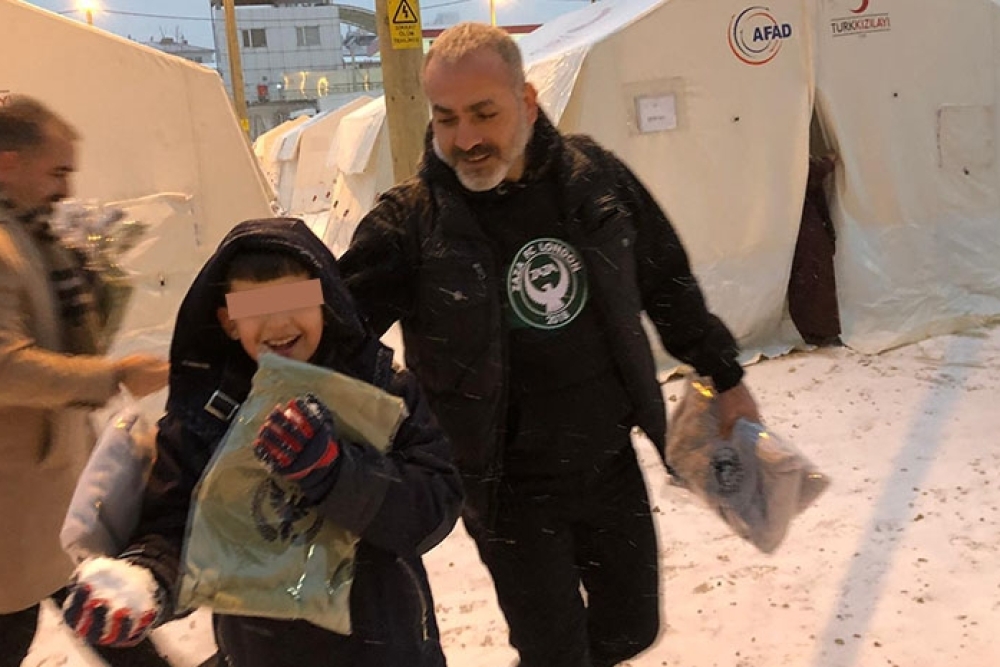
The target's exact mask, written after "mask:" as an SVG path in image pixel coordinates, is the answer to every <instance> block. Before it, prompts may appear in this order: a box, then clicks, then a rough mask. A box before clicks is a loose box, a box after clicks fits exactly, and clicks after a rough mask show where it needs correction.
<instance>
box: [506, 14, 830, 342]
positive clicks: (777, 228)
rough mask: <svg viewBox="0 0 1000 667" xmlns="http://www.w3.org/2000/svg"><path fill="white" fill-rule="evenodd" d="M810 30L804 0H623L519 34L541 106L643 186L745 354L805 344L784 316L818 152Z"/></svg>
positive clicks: (561, 127)
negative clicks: (614, 157) (763, 0)
mask: <svg viewBox="0 0 1000 667" xmlns="http://www.w3.org/2000/svg"><path fill="white" fill-rule="evenodd" d="M809 26H810V23H809V17H808V13H807V11H806V2H805V1H804V0H772V2H770V3H768V8H763V7H749V8H748V6H747V4H746V3H745V2H744V0H715V1H713V2H702V1H699V0H621V1H620V2H614V3H611V2H604V3H596V4H593V5H591V6H588V7H586V8H584V9H581V10H579V11H577V12H573V13H571V14H566V15H564V16H561V17H559V18H557V19H555V20H553V21H551V22H550V23H547V24H545V25H543V26H542V27H541V28H539V29H538V30H536V31H535V32H533V33H531V34H529V35H527V36H525V37H524V38H523V39H522V40H521V42H520V46H521V50H522V52H523V53H524V57H525V61H526V63H527V69H528V78H529V80H530V81H532V82H533V83H534V84H535V86H536V87H537V88H538V89H539V93H540V100H541V103H542V105H543V108H545V109H546V111H547V112H548V113H549V114H550V115H551V116H552V117H553V119H554V120H555V121H556V122H557V124H558V125H559V127H560V129H562V130H563V131H567V132H580V133H584V134H589V135H591V136H593V137H594V138H595V139H597V140H598V141H599V142H601V143H602V144H603V145H605V146H606V147H609V148H611V149H612V150H614V151H615V152H616V153H617V154H618V155H619V156H620V157H622V158H623V159H624V160H625V162H626V163H627V164H629V166H630V167H631V168H632V169H633V170H634V171H635V172H636V174H637V175H638V176H639V177H640V179H641V180H642V181H643V182H644V183H645V184H646V185H647V187H648V188H649V189H650V191H651V192H652V193H653V195H654V196H655V197H656V199H657V200H658V201H659V203H660V204H661V206H662V207H663V208H664V210H665V211H666V212H667V214H668V216H669V217H670V218H671V220H672V222H673V224H674V226H675V228H676V229H677V231H678V233H679V235H680V236H681V239H682V241H683V243H684V244H685V246H686V248H687V250H688V254H689V256H690V259H691V262H692V265H693V267H694V269H695V273H696V275H697V277H698V279H699V281H700V283H701V285H702V288H703V289H704V291H705V293H706V296H707V299H708V301H709V305H710V307H711V308H712V309H713V310H714V311H715V312H717V313H718V314H719V315H720V316H721V317H723V319H724V320H725V321H726V322H727V324H728V325H729V326H730V328H731V329H732V330H733V332H734V334H735V335H736V336H737V337H738V338H739V340H740V342H741V344H742V345H743V347H744V349H745V350H747V352H748V354H749V353H753V352H758V351H764V352H767V353H771V354H773V353H777V352H781V351H784V350H787V349H788V348H789V347H790V346H791V345H792V344H794V343H795V342H797V341H799V337H798V334H797V333H796V332H795V331H794V329H793V328H791V327H790V326H789V324H790V323H789V322H788V321H787V320H785V319H784V313H785V294H786V291H787V285H788V276H789V272H790V269H791V262H792V255H793V250H794V247H795V239H796V234H797V230H798V226H799V218H800V215H801V207H802V193H803V191H804V188H805V180H806V171H807V162H808V159H807V158H808V149H809V119H810V109H811V105H812V88H813V74H812V72H813V70H812V34H811V30H810V28H809Z"/></svg>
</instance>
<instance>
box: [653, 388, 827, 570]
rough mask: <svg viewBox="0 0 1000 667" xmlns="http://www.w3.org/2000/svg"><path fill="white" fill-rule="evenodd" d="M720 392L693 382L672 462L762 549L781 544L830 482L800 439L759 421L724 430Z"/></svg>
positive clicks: (675, 423) (678, 418) (671, 448)
mask: <svg viewBox="0 0 1000 667" xmlns="http://www.w3.org/2000/svg"><path fill="white" fill-rule="evenodd" d="M715 396H716V394H715V391H714V390H713V389H712V388H711V385H710V384H709V382H708V381H705V380H702V379H698V378H694V379H691V380H689V382H688V385H687V387H686V389H685V393H684V396H683V397H682V398H681V402H680V404H679V405H678V406H677V409H676V410H675V411H674V413H673V415H672V416H671V423H670V431H669V436H668V438H667V461H668V463H669V464H670V467H671V468H672V470H673V472H674V475H675V477H676V478H677V480H678V482H679V483H680V484H681V485H682V486H685V487H686V488H688V489H689V490H691V491H692V492H693V493H694V494H695V495H697V496H698V497H699V498H701V499H702V500H703V501H704V502H705V503H706V504H707V505H708V506H709V507H711V508H712V509H714V510H715V511H716V512H717V513H718V514H719V516H721V517H722V519H723V520H724V521H725V522H726V523H727V524H728V525H729V526H730V528H732V529H733V531H734V532H735V533H736V534H737V535H739V536H740V537H742V538H743V539H745V540H747V541H748V542H750V543H751V544H753V545H754V546H755V547H757V548H758V549H759V550H761V551H762V552H764V553H773V552H774V551H775V550H776V549H777V548H778V546H780V545H781V543H782V541H783V540H784V539H785V535H786V534H787V532H788V527H789V524H790V523H791V521H792V519H793V518H795V516H796V515H798V514H799V513H801V512H802V511H803V510H805V508H806V507H808V506H809V505H810V504H812V503H813V502H814V501H815V500H816V499H817V498H818V497H819V496H820V494H822V493H823V491H824V490H826V488H827V486H829V484H830V480H829V478H828V477H827V476H826V475H824V474H823V473H821V472H819V470H818V469H817V468H816V467H815V466H814V465H813V464H812V463H811V462H810V461H809V459H807V458H806V457H805V455H803V454H802V453H801V452H800V451H799V450H798V449H797V448H796V447H795V446H794V445H792V444H791V443H789V442H787V441H785V440H783V439H782V438H779V437H778V436H776V435H775V434H774V433H772V432H770V431H768V430H767V429H765V428H764V427H763V426H762V425H760V424H755V423H752V422H749V421H746V420H745V419H739V420H737V422H736V424H735V426H734V427H733V433H732V435H731V436H730V438H729V439H723V438H721V437H720V435H719V419H718V415H717V407H716V404H715Z"/></svg>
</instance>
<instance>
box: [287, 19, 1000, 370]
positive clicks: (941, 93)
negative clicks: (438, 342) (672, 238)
mask: <svg viewBox="0 0 1000 667" xmlns="http://www.w3.org/2000/svg"><path fill="white" fill-rule="evenodd" d="M943 3H944V0H823V1H822V2H820V3H814V2H811V1H810V0H774V1H772V2H770V3H768V5H767V6H766V7H765V6H760V5H753V4H750V3H747V2H745V0H716V1H714V2H711V3H709V2H703V1H699V0H617V1H616V2H601V3H594V4H591V5H588V6H586V7H584V8H582V9H580V10H578V11H576V12H572V13H569V14H565V15H562V16H560V17H558V18H556V19H555V20H553V21H551V22H549V23H546V24H545V25H543V26H542V27H541V28H539V29H538V30H536V31H535V32H533V33H531V34H529V35H527V36H525V37H524V38H523V39H522V40H521V41H520V46H521V49H522V51H523V53H524V56H525V61H526V64H527V69H528V78H529V80H530V81H531V82H532V83H533V84H534V85H535V86H536V87H537V88H538V90H539V92H540V100H541V103H542V106H543V108H544V109H545V110H546V111H547V112H548V113H549V115H550V116H551V117H552V118H553V119H554V120H555V121H556V123H557V124H558V126H559V127H560V129H562V130H563V131H566V132H582V133H586V134H590V135H592V136H593V137H595V138H596V139H597V140H598V141H600V142H601V143H602V144H604V145H605V146H607V147H609V148H610V149H612V150H614V151H615V152H616V153H617V154H618V155H620V156H621V157H622V158H623V159H624V160H625V161H626V162H627V163H628V164H629V165H630V167H631V168H632V169H633V170H634V171H635V172H636V173H637V174H638V176H639V177H640V178H641V179H642V180H643V181H644V182H645V183H646V184H647V186H648V187H649V189H650V191H651V192H652V193H653V195H654V197H656V199H657V200H658V201H659V203H660V204H661V205H662V206H663V208H664V209H665V210H666V211H667V213H668V215H669V216H670V218H671V220H672V221H673V224H674V226H675V227H676V228H677V230H678V232H679V234H680V236H681V238H682V240H683V242H684V244H685V246H686V247H687V249H688V252H689V255H690V258H691V261H692V264H693V267H694V270H695V273H696V275H697V277H698V279H699V281H700V283H701V285H702V287H703V289H704V291H705V293H706V296H707V298H708V301H709V304H710V306H711V307H712V309H713V310H714V311H716V312H717V313H719V314H720V315H721V316H722V317H723V318H724V319H725V321H726V322H727V323H728V324H729V326H730V327H731V328H732V329H733V331H734V333H735V334H736V335H737V337H738V338H739V340H740V343H741V345H742V347H743V349H744V350H745V355H746V358H747V359H749V358H752V357H754V356H756V355H758V354H767V355H773V354H780V353H782V352H784V351H787V350H788V349H790V348H791V347H793V346H795V345H799V344H801V343H802V339H801V337H800V336H799V334H798V332H797V331H796V330H795V327H794V326H793V324H792V322H791V320H790V318H789V317H788V311H787V305H786V304H787V289H788V281H789V274H790V271H791V268H792V258H793V254H794V250H795V244H796V237H797V234H798V230H799V225H800V219H801V215H802V205H803V198H804V191H805V184H806V176H807V171H808V161H809V155H810V150H811V148H812V149H816V146H812V147H811V146H810V122H811V120H812V119H813V114H814V112H815V114H816V115H817V117H818V119H819V123H818V126H819V127H821V128H822V130H823V134H825V143H826V144H827V145H828V146H829V147H831V148H832V149H833V150H834V152H835V153H836V155H837V157H838V163H837V169H836V172H835V177H834V178H833V179H832V181H831V187H830V191H829V199H830V208H831V210H832V215H833V219H834V223H835V227H836V232H837V235H838V239H837V251H836V274H837V286H838V297H839V308H840V319H841V323H842V328H843V333H842V339H843V340H844V342H845V343H847V344H848V345H850V346H852V347H854V348H856V349H858V350H861V351H864V352H872V353H874V352H879V351H882V350H885V349H888V348H891V347H894V346H897V345H901V344H904V343H906V342H910V341H914V340H919V339H921V338H925V337H927V336H930V335H934V334H938V333H945V332H950V331H957V330H960V329H963V328H966V327H968V326H972V325H975V324H978V323H981V322H982V321H984V320H986V319H990V318H993V317H996V316H998V315H1000V259H998V258H1000V247H998V246H1000V205H998V204H1000V176H998V172H997V166H996V165H997V151H998V150H1000V144H998V143H997V141H996V133H997V129H998V124H1000V116H998V115H997V113H996V98H997V95H998V94H1000V92H998V91H1000V73H998V72H1000V70H998V68H997V59H998V58H1000V51H998V50H997V48H996V42H995V38H994V35H995V34H1000V32H998V28H1000V3H998V2H997V0H968V1H967V2H962V3H947V6H945V5H944V4H943ZM945 8H946V9H947V11H944V9H945ZM931 16H933V17H935V18H934V19H933V20H930V19H929V18H928V17H931ZM957 45H961V48H958V46H957ZM814 101H815V104H814ZM384 113H385V112H384V100H383V99H381V98H380V99H378V100H375V101H373V102H371V103H369V105H366V106H365V107H363V108H362V109H359V110H357V111H354V112H353V113H352V114H349V115H348V116H346V117H345V118H344V120H343V121H342V122H341V125H340V129H341V130H343V129H344V128H353V129H352V131H350V132H344V131H340V132H338V134H337V136H336V138H335V140H334V141H335V143H336V147H335V150H334V153H335V154H337V155H338V156H341V157H337V158H335V159H334V162H335V163H336V164H337V177H336V181H335V185H334V190H333V193H332V195H331V199H332V202H331V207H332V208H331V214H330V217H329V220H328V222H327V225H326V226H325V227H323V229H322V230H319V231H321V232H322V233H321V236H323V237H324V238H325V239H326V240H327V243H328V244H330V245H331V247H335V250H336V251H337V252H340V251H342V249H343V248H344V247H345V245H346V243H347V240H348V236H349V233H350V232H351V231H353V229H354V226H355V225H356V223H357V220H358V219H359V218H360V216H361V215H362V214H363V213H364V212H365V211H367V210H368V208H369V207H370V206H371V204H372V203H373V201H374V198H375V196H376V195H377V193H378V192H379V191H381V190H382V189H384V188H385V187H388V185H389V183H390V176H391V174H390V165H389V153H388V141H387V138H386V136H385V133H384V132H383V131H382V127H383V125H384ZM813 139H814V140H815V137H813ZM351 174H354V175H355V177H354V178H352V177H351ZM293 212H294V211H293ZM345 212H346V213H347V215H346V216H345V215H344V214H345ZM341 218H343V220H342V221H341ZM341 223H343V224H341ZM665 363H669V362H667V361H665Z"/></svg>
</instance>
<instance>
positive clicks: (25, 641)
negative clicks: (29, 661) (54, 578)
mask: <svg viewBox="0 0 1000 667" xmlns="http://www.w3.org/2000/svg"><path fill="white" fill-rule="evenodd" d="M65 598H66V591H64V590H62V591H58V592H57V593H55V594H53V596H52V600H53V601H54V602H55V603H56V606H61V605H62V602H63V600H64V599H65ZM38 611H39V605H37V604H36V605H35V606H33V607H29V608H28V609H25V610H23V611H19V612H16V613H13V614H0V667H20V665H21V662H22V661H23V660H24V658H25V656H27V655H28V649H29V648H31V642H32V641H34V638H35V631H36V628H37V627H38ZM93 648H94V650H95V651H96V652H97V654H98V655H99V656H101V657H102V658H103V659H104V660H105V661H107V663H108V664H109V665H111V667H170V663H169V662H167V660H166V659H165V658H163V657H161V656H160V654H159V653H157V651H156V647H155V646H153V643H152V642H151V641H149V640H148V639H147V640H145V641H143V642H142V643H141V644H139V645H138V646H135V647H130V648H109V647H104V646H95V647H93Z"/></svg>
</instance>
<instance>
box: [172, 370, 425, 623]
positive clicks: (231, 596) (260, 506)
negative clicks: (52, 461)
mask: <svg viewBox="0 0 1000 667" xmlns="http://www.w3.org/2000/svg"><path fill="white" fill-rule="evenodd" d="M306 392H310V393H312V394H315V395H316V396H318V397H319V399H320V400H322V401H323V402H324V403H325V404H326V406H327V407H328V408H330V411H331V412H332V413H333V414H334V417H335V419H336V423H337V428H338V430H339V432H340V434H341V435H342V436H343V437H344V438H346V439H347V440H351V441H353V442H366V443H368V444H370V445H372V446H373V447H375V448H376V449H378V450H380V451H384V450H386V449H387V448H388V447H389V444H390V442H391V441H392V438H393V437H394V435H395V432H396V429H397V428H398V426H399V424H400V423H401V422H402V421H403V419H405V417H406V414H407V411H406V404H405V403H404V402H403V400H402V399H401V398H399V397H397V396H392V395H390V394H387V393H386V392H384V391H382V390H381V389H378V388H377V387H374V386H372V385H369V384H366V383H364V382H361V381H359V380H355V379H354V378H350V377H347V376H345V375H341V374H338V373H334V372H332V371H329V370H327V369H325V368H320V367H318V366H312V365H310V364H304V363H300V362H296V361H291V360H288V359H284V358H282V357H278V356H275V355H273V354H266V355H263V356H262V357H261V358H260V367H259V369H258V371H257V373H256V374H255V375H254V378H253V388H252V390H251V392H250V395H249V396H248V397H247V400H246V401H244V403H243V405H242V406H241V407H240V409H239V412H238V413H237V414H236V417H234V419H233V423H232V425H231V426H230V428H229V431H228V432H227V433H226V435H225V437H224V438H223V440H222V443H221V444H220V445H219V447H218V449H217V450H216V453H215V455H214V457H213V458H212V461H211V462H210V463H209V465H208V468H207V469H206V470H205V473H204V475H203V476H202V478H201V481H200V482H199V483H198V488H197V489H196V490H195V493H194V503H193V507H192V509H191V512H190V516H189V520H188V532H187V537H186V539H185V544H184V554H183V558H182V566H183V571H182V578H181V589H180V593H179V596H178V597H179V601H178V602H179V605H180V607H181V608H194V607H199V606H204V607H210V608H212V609H214V610H216V611H219V612H221V613H226V614H234V615H240V616H262V617H269V618H280V619H288V620H293V619H301V620H306V621H309V622H311V623H313V624H314V625H318V626H320V627H323V628H326V629H328V630H332V631H334V632H338V633H340V634H349V633H350V630H351V623H350V611H349V609H350V606H349V599H350V589H351V584H352V582H353V578H354V550H355V546H356V544H357V541H358V538H357V536H355V535H353V534H351V533H349V532H348V531H347V530H345V529H343V528H341V527H340V526H337V525H334V524H332V523H331V522H329V521H325V520H324V519H323V517H322V515H320V514H319V512H318V511H317V510H316V509H315V508H312V507H305V506H302V505H301V503H300V502H299V500H298V498H297V495H298V494H297V493H296V490H295V488H294V486H293V485H289V484H288V483H286V482H284V481H283V480H281V479H280V478H278V477H277V476H272V475H271V474H270V473H269V471H268V470H267V468H265V467H264V465H263V464H262V463H261V462H260V461H259V460H257V458H256V457H255V456H254V453H253V446H252V443H253V441H254V439H255V437H256V435H257V432H258V431H259V430H260V427H261V425H262V424H263V422H264V419H265V418H266V417H267V415H268V413H270V412H271V410H272V409H273V408H274V406H275V405H277V404H284V403H285V402H287V401H288V400H290V399H292V398H295V397H296V396H299V395H301V394H304V393H306Z"/></svg>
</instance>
